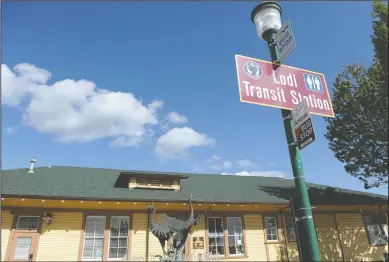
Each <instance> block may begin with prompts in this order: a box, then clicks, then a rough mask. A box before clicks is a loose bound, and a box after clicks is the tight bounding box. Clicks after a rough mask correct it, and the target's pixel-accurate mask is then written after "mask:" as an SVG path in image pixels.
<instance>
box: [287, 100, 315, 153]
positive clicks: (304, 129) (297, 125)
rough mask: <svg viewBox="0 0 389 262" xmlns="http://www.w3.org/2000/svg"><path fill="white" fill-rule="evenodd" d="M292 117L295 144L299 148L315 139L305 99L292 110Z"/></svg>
mask: <svg viewBox="0 0 389 262" xmlns="http://www.w3.org/2000/svg"><path fill="white" fill-rule="evenodd" d="M292 119H293V121H294V132H295V135H296V139H297V145H298V147H299V149H300V150H301V149H303V148H305V147H306V146H307V145H309V144H310V143H312V142H313V141H314V140H315V132H314V130H313V125H312V119H311V115H310V114H309V109H308V105H307V102H306V101H305V100H303V101H302V102H301V103H300V104H298V105H297V107H296V109H295V110H293V111H292Z"/></svg>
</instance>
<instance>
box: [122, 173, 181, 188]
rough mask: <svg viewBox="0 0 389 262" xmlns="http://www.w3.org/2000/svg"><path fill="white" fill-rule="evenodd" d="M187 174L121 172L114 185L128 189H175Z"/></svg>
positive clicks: (179, 186)
mask: <svg viewBox="0 0 389 262" xmlns="http://www.w3.org/2000/svg"><path fill="white" fill-rule="evenodd" d="M186 178H188V176H184V175H176V174H174V175H173V174H166V173H142V172H140V173H135V172H121V173H120V175H119V177H118V179H117V181H116V183H115V187H122V188H124V187H125V186H126V187H128V188H129V189H136V188H139V189H151V190H152V189H157V190H158V189H159V190H175V191H179V190H180V189H181V180H182V179H186Z"/></svg>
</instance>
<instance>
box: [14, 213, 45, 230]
mask: <svg viewBox="0 0 389 262" xmlns="http://www.w3.org/2000/svg"><path fill="white" fill-rule="evenodd" d="M21 217H37V218H38V224H37V225H36V228H20V227H18V225H19V219H20V218H21ZM40 222H41V221H40V217H39V216H19V217H18V221H17V222H16V230H38V228H39V224H40Z"/></svg>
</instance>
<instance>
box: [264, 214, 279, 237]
mask: <svg viewBox="0 0 389 262" xmlns="http://www.w3.org/2000/svg"><path fill="white" fill-rule="evenodd" d="M266 218H274V220H275V224H276V232H277V239H276V240H274V239H272V240H269V239H267V227H266ZM263 224H264V229H265V241H266V242H279V241H280V236H279V234H278V221H277V217H276V216H264V217H263Z"/></svg>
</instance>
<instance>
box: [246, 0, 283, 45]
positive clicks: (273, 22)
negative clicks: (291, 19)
mask: <svg viewBox="0 0 389 262" xmlns="http://www.w3.org/2000/svg"><path fill="white" fill-rule="evenodd" d="M281 14H282V8H281V6H280V5H279V4H278V3H277V2H275V1H263V2H262V3H260V4H259V5H257V6H256V7H255V8H254V9H253V11H252V12H251V20H252V21H253V22H254V24H255V26H256V27H257V32H258V36H259V37H260V38H262V39H265V36H264V34H265V33H267V32H269V31H272V32H277V31H278V30H279V29H280V28H281V26H282V24H281ZM265 40H266V39H265Z"/></svg>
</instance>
